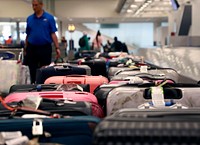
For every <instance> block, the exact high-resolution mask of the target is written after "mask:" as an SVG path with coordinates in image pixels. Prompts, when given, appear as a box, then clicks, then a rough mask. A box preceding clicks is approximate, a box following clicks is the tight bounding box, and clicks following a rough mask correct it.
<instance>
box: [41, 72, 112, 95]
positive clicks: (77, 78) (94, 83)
mask: <svg viewBox="0 0 200 145" xmlns="http://www.w3.org/2000/svg"><path fill="white" fill-rule="evenodd" d="M44 83H45V84H53V83H55V84H68V83H75V84H89V85H90V92H91V93H93V92H94V90H95V89H96V88H97V87H98V86H100V85H102V84H106V83H108V79H107V78H106V77H104V76H87V75H67V76H54V77H50V78H48V79H46V80H45V82H44Z"/></svg>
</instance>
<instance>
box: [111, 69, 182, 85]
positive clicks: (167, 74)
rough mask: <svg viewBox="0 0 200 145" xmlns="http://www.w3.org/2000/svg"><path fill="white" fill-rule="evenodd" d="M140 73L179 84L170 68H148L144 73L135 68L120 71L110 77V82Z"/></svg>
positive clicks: (174, 71) (176, 76) (175, 74)
mask: <svg viewBox="0 0 200 145" xmlns="http://www.w3.org/2000/svg"><path fill="white" fill-rule="evenodd" d="M141 73H148V74H152V75H155V76H160V77H163V78H166V79H170V80H173V81H174V82H176V83H178V82H179V77H180V76H179V74H178V72H177V71H176V70H174V69H172V68H150V69H147V70H146V71H143V70H141V69H138V68H135V69H132V70H120V71H119V72H117V73H116V74H115V76H113V77H112V79H111V80H121V79H123V78H126V77H129V76H139V75H140V74H141Z"/></svg>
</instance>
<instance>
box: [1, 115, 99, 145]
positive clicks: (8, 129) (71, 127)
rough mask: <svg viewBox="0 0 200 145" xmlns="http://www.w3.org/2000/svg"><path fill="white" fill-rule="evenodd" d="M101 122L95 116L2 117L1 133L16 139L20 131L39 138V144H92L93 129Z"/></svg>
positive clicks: (29, 136)
mask: <svg viewBox="0 0 200 145" xmlns="http://www.w3.org/2000/svg"><path fill="white" fill-rule="evenodd" d="M99 122H100V119H99V118H97V117H94V116H74V117H67V118H38V119H33V118H27V119H24V118H22V119H21V118H17V119H0V133H1V134H2V133H3V134H4V135H5V134H6V135H7V136H3V139H5V140H6V138H10V139H13V138H14V139H16V138H15V137H18V136H19V135H18V133H19V132H20V133H21V135H22V136H26V137H27V138H28V140H32V141H33V140H34V139H35V138H36V139H35V140H37V139H38V142H36V143H37V144H49V143H52V144H53V143H54V144H69V145H80V144H81V145H92V139H93V130H94V128H95V127H96V125H97V124H98V123H99ZM9 134H12V136H9ZM16 134H17V135H16ZM8 136H9V137H8ZM18 139H20V138H18ZM6 141H7V140H6ZM10 141H11V140H10ZM12 141H13V142H14V141H15V140H12ZM2 144H5V142H3V143H2ZM13 144H17V143H16V142H14V143H13ZM26 144H28V143H27V142H26Z"/></svg>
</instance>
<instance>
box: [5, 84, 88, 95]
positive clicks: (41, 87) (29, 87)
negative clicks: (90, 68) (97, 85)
mask: <svg viewBox="0 0 200 145" xmlns="http://www.w3.org/2000/svg"><path fill="white" fill-rule="evenodd" d="M78 86H80V87H81V88H80V89H82V90H83V91H84V92H90V86H89V84H78ZM78 86H76V84H65V85H60V84H26V85H12V86H11V87H10V90H9V94H10V93H13V92H34V91H36V92H37V91H38V92H40V91H54V90H58V89H59V90H60V89H62V88H63V89H62V90H65V91H67V90H79V87H78Z"/></svg>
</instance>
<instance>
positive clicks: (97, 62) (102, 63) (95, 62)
mask: <svg viewBox="0 0 200 145" xmlns="http://www.w3.org/2000/svg"><path fill="white" fill-rule="evenodd" d="M68 63H71V64H79V65H88V66H89V67H90V68H91V75H93V76H98V75H102V76H105V77H107V67H106V60H103V59H84V61H83V60H72V61H68Z"/></svg>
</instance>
